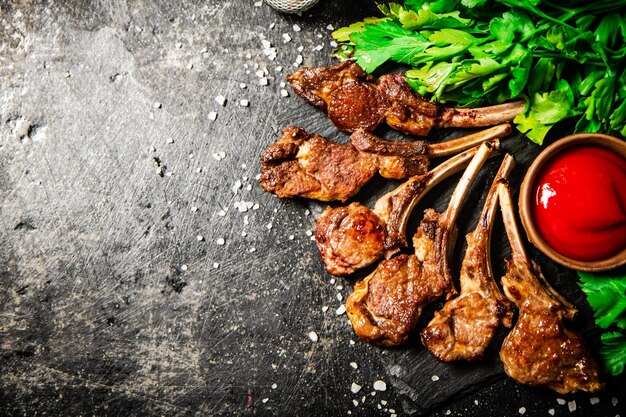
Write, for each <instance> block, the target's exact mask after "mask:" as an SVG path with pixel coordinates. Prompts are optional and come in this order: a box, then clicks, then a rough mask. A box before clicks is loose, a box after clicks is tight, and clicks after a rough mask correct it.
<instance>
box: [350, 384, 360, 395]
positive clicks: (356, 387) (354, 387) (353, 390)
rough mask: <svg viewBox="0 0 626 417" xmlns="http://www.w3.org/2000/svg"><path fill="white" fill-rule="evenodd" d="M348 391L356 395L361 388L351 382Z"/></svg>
mask: <svg viewBox="0 0 626 417" xmlns="http://www.w3.org/2000/svg"><path fill="white" fill-rule="evenodd" d="M350 391H351V392H352V393H353V394H356V393H357V392H359V391H361V386H360V385H359V384H357V383H356V382H353V383H352V385H351V386H350Z"/></svg>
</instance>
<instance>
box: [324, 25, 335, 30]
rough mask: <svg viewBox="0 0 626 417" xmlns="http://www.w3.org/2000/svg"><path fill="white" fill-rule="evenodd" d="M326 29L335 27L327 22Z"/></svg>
mask: <svg viewBox="0 0 626 417" xmlns="http://www.w3.org/2000/svg"><path fill="white" fill-rule="evenodd" d="M326 29H328V30H335V27H334V26H333V25H331V24H329V25H328V26H326Z"/></svg>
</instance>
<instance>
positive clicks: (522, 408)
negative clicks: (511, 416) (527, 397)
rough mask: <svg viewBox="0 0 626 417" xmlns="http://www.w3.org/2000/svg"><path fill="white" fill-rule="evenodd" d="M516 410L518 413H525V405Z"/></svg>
mask: <svg viewBox="0 0 626 417" xmlns="http://www.w3.org/2000/svg"><path fill="white" fill-rule="evenodd" d="M517 412H518V413H520V414H526V407H520V408H519V410H517Z"/></svg>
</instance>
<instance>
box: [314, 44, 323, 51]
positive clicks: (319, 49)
mask: <svg viewBox="0 0 626 417" xmlns="http://www.w3.org/2000/svg"><path fill="white" fill-rule="evenodd" d="M322 49H324V45H322V44H321V43H320V44H319V45H317V46H316V47H315V48H313V50H315V51H318V52H319V51H321V50H322Z"/></svg>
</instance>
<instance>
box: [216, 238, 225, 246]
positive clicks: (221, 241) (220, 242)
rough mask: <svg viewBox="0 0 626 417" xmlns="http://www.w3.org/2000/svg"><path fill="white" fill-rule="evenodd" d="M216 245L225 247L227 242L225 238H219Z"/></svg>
mask: <svg viewBox="0 0 626 417" xmlns="http://www.w3.org/2000/svg"><path fill="white" fill-rule="evenodd" d="M215 243H217V244H218V245H220V246H221V245H224V244H225V243H226V241H225V240H224V238H223V237H218V238H217V239H216V240H215Z"/></svg>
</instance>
